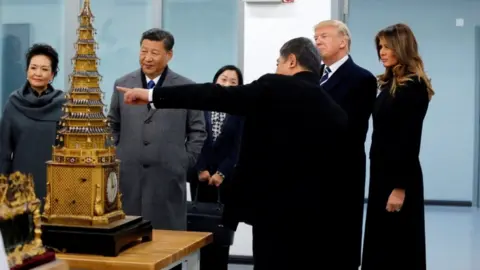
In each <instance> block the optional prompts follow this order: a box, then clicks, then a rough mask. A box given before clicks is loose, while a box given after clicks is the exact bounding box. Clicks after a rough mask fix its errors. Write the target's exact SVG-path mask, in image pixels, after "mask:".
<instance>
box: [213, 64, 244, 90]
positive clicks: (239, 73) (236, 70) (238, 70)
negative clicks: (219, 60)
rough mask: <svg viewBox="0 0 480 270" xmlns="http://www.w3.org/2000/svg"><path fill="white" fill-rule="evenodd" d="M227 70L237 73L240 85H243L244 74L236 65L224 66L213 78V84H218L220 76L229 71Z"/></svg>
mask: <svg viewBox="0 0 480 270" xmlns="http://www.w3.org/2000/svg"><path fill="white" fill-rule="evenodd" d="M227 70H233V71H235V73H237V77H238V85H243V75H242V72H241V71H240V69H239V68H238V67H236V66H234V65H226V66H223V67H221V68H220V69H219V70H218V71H217V73H215V76H213V83H216V82H217V79H218V77H220V75H222V73H223V72H225V71H227Z"/></svg>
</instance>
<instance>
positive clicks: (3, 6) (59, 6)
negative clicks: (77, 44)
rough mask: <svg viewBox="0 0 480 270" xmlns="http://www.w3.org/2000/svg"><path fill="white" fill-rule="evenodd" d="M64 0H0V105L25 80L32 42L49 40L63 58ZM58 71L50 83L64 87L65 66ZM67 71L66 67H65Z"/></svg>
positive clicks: (0, 105)
mask: <svg viewBox="0 0 480 270" xmlns="http://www.w3.org/2000/svg"><path fill="white" fill-rule="evenodd" d="M63 11H64V1H63V0H35V1H26V0H3V1H0V24H1V27H0V37H1V39H0V51H1V54H0V59H1V62H0V83H1V94H0V108H1V111H3V105H4V104H5V102H6V101H7V99H8V96H9V95H10V93H11V92H13V91H14V90H16V89H18V88H20V87H22V86H23V84H24V83H25V81H26V77H27V75H26V72H25V69H26V63H25V52H26V51H27V49H28V48H29V47H30V46H31V45H32V44H33V43H39V42H41V43H48V44H50V45H52V46H53V47H54V48H55V49H56V50H57V52H58V54H59V57H60V61H63V60H64V59H62V58H63V56H64V53H63V52H64V48H63V24H64V17H63V13H64V12H63ZM59 67H60V72H59V74H58V75H57V77H56V78H55V80H54V82H53V85H54V87H56V88H59V89H63V88H64V83H65V76H64V72H65V70H62V65H59ZM67 72H68V71H67ZM0 114H1V112H0Z"/></svg>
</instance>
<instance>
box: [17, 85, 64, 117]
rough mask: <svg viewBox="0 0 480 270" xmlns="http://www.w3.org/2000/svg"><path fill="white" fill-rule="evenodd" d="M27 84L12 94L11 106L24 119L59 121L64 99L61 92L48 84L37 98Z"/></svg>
mask: <svg viewBox="0 0 480 270" xmlns="http://www.w3.org/2000/svg"><path fill="white" fill-rule="evenodd" d="M33 91H34V90H33V89H32V88H31V87H30V84H29V83H28V82H27V83H26V84H25V86H24V87H22V88H20V89H17V90H15V92H13V93H12V96H11V99H10V101H11V102H12V105H13V106H14V107H15V108H16V109H17V110H18V111H19V112H21V113H23V114H24V115H25V116H26V117H28V118H30V119H33V120H38V121H60V117H61V116H62V114H63V113H62V110H61V108H62V105H63V104H65V102H66V99H65V95H64V93H63V91H61V90H56V89H54V88H53V87H52V86H51V85H50V84H49V85H48V89H47V90H45V91H47V92H46V93H45V94H44V95H42V96H40V97H37V96H36V95H35V94H34V93H33Z"/></svg>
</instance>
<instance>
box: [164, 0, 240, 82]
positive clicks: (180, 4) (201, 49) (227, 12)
mask: <svg viewBox="0 0 480 270" xmlns="http://www.w3.org/2000/svg"><path fill="white" fill-rule="evenodd" d="M162 12H163V13H162V20H163V21H162V27H163V28H164V29H165V30H167V31H169V32H171V33H172V34H173V35H174V37H175V46H174V48H173V50H174V56H173V59H172V61H171V62H170V67H171V68H172V69H173V70H175V71H176V72H178V73H180V74H182V75H184V76H186V77H188V78H190V79H192V80H194V81H196V82H206V81H211V80H212V78H213V75H214V74H215V72H216V71H217V70H218V69H219V68H220V67H222V66H224V65H227V64H233V65H238V59H237V58H238V43H239V37H238V21H239V20H238V15H239V4H238V0H206V1H197V0H182V1H178V0H163V7H162Z"/></svg>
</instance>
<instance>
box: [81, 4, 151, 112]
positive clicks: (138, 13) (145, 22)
mask: <svg viewBox="0 0 480 270" xmlns="http://www.w3.org/2000/svg"><path fill="white" fill-rule="evenodd" d="M152 2H153V1H152V0H136V1H118V0H101V1H91V9H92V13H93V15H94V16H95V20H94V21H93V24H94V27H95V28H96V30H97V35H96V37H95V39H96V41H97V43H98V46H99V49H98V50H97V56H98V57H99V58H100V65H99V67H98V71H99V73H100V74H101V75H102V76H103V80H102V82H101V84H100V87H101V89H102V91H103V92H105V98H104V102H105V104H106V105H110V99H111V96H112V92H113V84H114V82H115V80H116V79H118V78H120V77H121V76H123V75H125V74H127V73H129V72H132V71H134V70H135V69H138V68H140V65H139V63H138V57H139V56H138V54H139V48H140V38H141V35H142V33H143V32H144V31H145V30H147V29H149V28H151V27H152V25H153V19H152V16H151V14H152ZM82 6H83V4H82V5H81V6H80V8H82ZM72 46H73V45H72Z"/></svg>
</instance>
